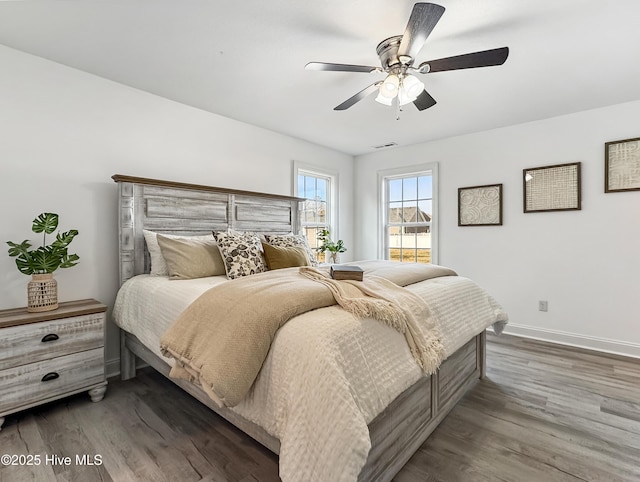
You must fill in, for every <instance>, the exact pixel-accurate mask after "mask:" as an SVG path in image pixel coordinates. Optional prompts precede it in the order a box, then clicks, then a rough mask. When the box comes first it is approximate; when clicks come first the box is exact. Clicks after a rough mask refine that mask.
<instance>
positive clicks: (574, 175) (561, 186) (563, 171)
mask: <svg viewBox="0 0 640 482" xmlns="http://www.w3.org/2000/svg"><path fill="white" fill-rule="evenodd" d="M522 182H523V198H524V212H525V213H535V212H544V211H569V210H580V209H582V207H581V184H580V162H572V163H569V164H556V165H554V166H542V167H532V168H530V169H523V171H522Z"/></svg>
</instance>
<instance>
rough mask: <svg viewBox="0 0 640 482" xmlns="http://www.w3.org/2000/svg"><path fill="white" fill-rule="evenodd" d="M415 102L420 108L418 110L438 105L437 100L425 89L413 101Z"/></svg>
mask: <svg viewBox="0 0 640 482" xmlns="http://www.w3.org/2000/svg"><path fill="white" fill-rule="evenodd" d="M413 103H414V105H415V106H416V107H417V108H418V110H425V109H428V108H429V107H433V106H434V105H436V100H435V99H434V98H433V97H431V96H430V95H429V92H427V91H426V90H423V91H422V94H420V95H419V96H418V98H417V99H416V100H414V101H413Z"/></svg>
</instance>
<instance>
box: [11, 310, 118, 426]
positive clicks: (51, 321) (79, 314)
mask: <svg viewBox="0 0 640 482" xmlns="http://www.w3.org/2000/svg"><path fill="white" fill-rule="evenodd" d="M106 311H107V307H106V306H105V305H103V304H102V303H99V302H98V301H96V300H80V301H71V302H67V303H60V306H59V307H58V309H56V310H53V311H47V312H44V313H28V312H27V309H26V308H18V309H11V310H0V429H1V428H2V424H3V423H4V418H5V416H6V415H9V414H11V413H15V412H19V411H21V410H25V409H27V408H31V407H35V406H36V405H40V404H42V403H46V402H50V401H52V400H57V399H59V398H63V397H66V396H69V395H73V394H76V393H80V392H83V391H88V392H89V395H90V397H91V400H92V401H93V402H99V401H100V400H102V398H103V397H104V393H105V391H106V389H107V381H106V376H105V363H104V339H105V324H106Z"/></svg>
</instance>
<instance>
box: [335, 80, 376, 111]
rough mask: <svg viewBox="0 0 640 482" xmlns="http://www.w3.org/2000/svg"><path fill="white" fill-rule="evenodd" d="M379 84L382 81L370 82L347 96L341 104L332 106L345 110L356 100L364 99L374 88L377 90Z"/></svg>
mask: <svg viewBox="0 0 640 482" xmlns="http://www.w3.org/2000/svg"><path fill="white" fill-rule="evenodd" d="M380 84H382V81H379V82H376V83H375V84H371V85H370V86H369V87H367V88H365V89H362V90H361V91H360V92H358V93H357V94H356V95H354V96H353V97H349V98H348V99H347V100H345V101H344V102H343V103H342V104H340V105H337V106H335V107H334V108H333V110H346V109H348V108H349V107H351V106H352V105H353V104H355V103H356V102H360V101H361V100H362V99H364V98H365V97H367V96H368V95H371V94H373V93H374V92H375V91H376V90H378V87H380Z"/></svg>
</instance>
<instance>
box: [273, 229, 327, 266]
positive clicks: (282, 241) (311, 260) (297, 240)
mask: <svg viewBox="0 0 640 482" xmlns="http://www.w3.org/2000/svg"><path fill="white" fill-rule="evenodd" d="M264 239H265V241H266V242H267V243H269V244H270V245H271V246H280V247H283V248H288V247H291V246H295V247H300V248H304V249H305V250H306V253H307V260H308V263H307V264H308V265H309V266H318V260H317V259H316V255H315V253H314V252H313V250H312V249H311V247H310V246H309V243H308V242H307V238H306V237H305V236H303V235H302V234H293V233H291V234H265V235H264Z"/></svg>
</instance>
